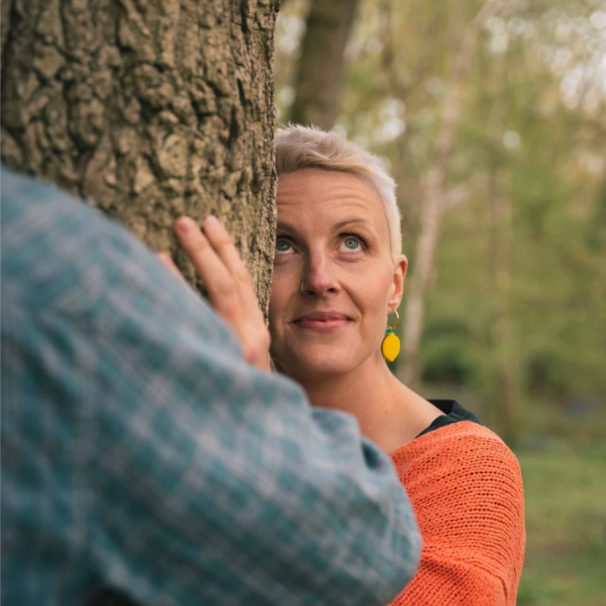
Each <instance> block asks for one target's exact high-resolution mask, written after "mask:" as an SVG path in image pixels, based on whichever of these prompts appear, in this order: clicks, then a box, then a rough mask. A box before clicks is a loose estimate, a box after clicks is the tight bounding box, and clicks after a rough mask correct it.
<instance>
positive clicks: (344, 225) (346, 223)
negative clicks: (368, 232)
mask: <svg viewBox="0 0 606 606" xmlns="http://www.w3.org/2000/svg"><path fill="white" fill-rule="evenodd" d="M351 223H362V225H365V226H366V227H369V228H370V229H372V230H373V231H375V228H374V227H373V225H372V223H371V222H370V221H367V220H366V219H347V220H346V221H340V222H339V223H337V224H336V225H335V227H334V229H335V230H338V229H343V228H344V227H346V226H347V225H350V224H351Z"/></svg>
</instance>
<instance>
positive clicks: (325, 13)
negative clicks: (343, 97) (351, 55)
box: [290, 0, 358, 130]
mask: <svg viewBox="0 0 606 606" xmlns="http://www.w3.org/2000/svg"><path fill="white" fill-rule="evenodd" d="M357 6H358V0H311V6H310V8H309V14H308V16H307V21H306V24H307V26H306V30H305V36H304V38H303V45H302V51H301V58H300V59H299V62H298V66H297V75H296V79H295V100H294V102H293V105H292V109H291V115H290V119H291V120H292V121H293V122H297V123H299V124H307V125H309V124H315V125H316V126H319V127H320V128H322V129H324V130H330V129H331V128H332V127H333V126H334V123H335V120H336V117H337V111H338V103H339V92H340V89H341V80H342V76H343V68H344V65H345V47H346V45H347V40H348V39H349V34H350V33H351V29H352V26H353V22H354V17H355V15H356V11H357Z"/></svg>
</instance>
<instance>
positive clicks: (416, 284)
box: [403, 0, 505, 385]
mask: <svg viewBox="0 0 606 606" xmlns="http://www.w3.org/2000/svg"><path fill="white" fill-rule="evenodd" d="M504 4H505V0H488V2H486V4H485V5H484V6H483V7H482V9H481V10H480V11H479V12H478V14H477V15H476V16H475V17H474V18H473V19H472V21H471V22H470V23H469V24H468V25H467V26H466V27H465V28H464V29H463V31H462V32H461V35H460V36H459V48H458V51H457V52H456V54H455V56H454V59H453V66H452V72H451V76H450V78H449V83H448V92H447V95H446V98H445V101H444V107H443V114H442V124H441V127H440V133H439V135H438V143H437V149H436V159H435V162H434V164H433V166H432V167H431V168H430V169H429V171H428V173H427V177H426V182H425V195H424V199H423V204H422V207H421V217H420V222H421V231H420V234H419V238H418V240H417V245H416V251H415V268H414V273H413V275H412V278H411V281H410V287H409V289H408V297H407V303H406V313H405V317H404V346H403V354H404V355H403V358H404V359H403V362H404V371H403V380H404V382H405V383H406V384H409V385H413V384H415V383H416V382H417V380H418V377H417V373H418V367H417V355H418V351H419V344H420V342H421V335H422V332H423V319H424V313H425V292H426V290H427V286H428V284H429V280H430V277H431V273H432V271H433V266H434V258H435V252H436V247H437V242H438V237H439V232H440V224H441V219H442V210H443V207H444V205H445V201H446V177H447V174H448V168H449V165H450V157H451V154H452V149H453V144H454V135H455V130H456V128H457V126H458V124H459V121H460V118H461V110H462V105H463V92H464V88H465V81H466V78H467V74H468V72H469V68H470V64H471V59H472V57H473V53H474V52H475V49H476V46H477V41H478V37H479V34H480V31H481V29H482V27H484V24H485V23H486V22H487V21H488V20H489V19H490V18H491V17H493V16H494V15H495V14H497V13H498V12H499V11H500V10H501V9H502V8H503V6H504Z"/></svg>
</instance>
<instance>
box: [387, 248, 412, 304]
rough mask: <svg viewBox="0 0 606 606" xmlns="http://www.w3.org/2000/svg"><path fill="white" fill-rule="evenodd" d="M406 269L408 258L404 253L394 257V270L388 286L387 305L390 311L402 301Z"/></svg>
mask: <svg viewBox="0 0 606 606" xmlns="http://www.w3.org/2000/svg"><path fill="white" fill-rule="evenodd" d="M407 270H408V259H407V258H406V256H405V255H400V256H399V257H398V258H397V259H396V264H395V270H394V274H393V281H392V283H391V286H390V288H389V299H388V301H387V306H388V307H389V310H390V313H393V311H394V310H396V309H398V307H400V303H401V302H402V295H403V294H404V279H405V278H406V271H407Z"/></svg>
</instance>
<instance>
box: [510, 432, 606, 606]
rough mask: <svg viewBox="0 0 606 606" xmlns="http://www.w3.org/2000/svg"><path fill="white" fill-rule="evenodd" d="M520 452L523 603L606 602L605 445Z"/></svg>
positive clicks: (600, 605)
mask: <svg viewBox="0 0 606 606" xmlns="http://www.w3.org/2000/svg"><path fill="white" fill-rule="evenodd" d="M516 455H517V456H518V460H519V461H520V465H521V467H522V474H523V477H524V489H525V499H526V531H527V547H526V558H525V562H524V571H523V573H522V579H521V582H520V589H519V593H518V604H519V606H577V605H579V606H606V446H605V445H604V444H576V445H571V444H570V443H558V444H555V445H552V447H551V448H549V449H547V450H545V451H543V452H531V451H525V450H517V451H516Z"/></svg>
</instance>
